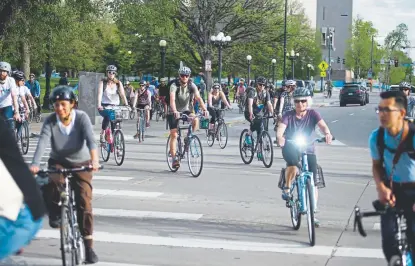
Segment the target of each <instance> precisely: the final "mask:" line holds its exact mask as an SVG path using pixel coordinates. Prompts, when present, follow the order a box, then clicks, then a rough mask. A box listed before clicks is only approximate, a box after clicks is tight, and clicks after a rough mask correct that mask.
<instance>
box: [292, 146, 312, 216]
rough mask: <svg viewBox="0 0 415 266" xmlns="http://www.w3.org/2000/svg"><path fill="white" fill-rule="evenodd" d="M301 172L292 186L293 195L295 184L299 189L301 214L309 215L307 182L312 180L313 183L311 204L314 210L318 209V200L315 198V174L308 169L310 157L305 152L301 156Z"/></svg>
mask: <svg viewBox="0 0 415 266" xmlns="http://www.w3.org/2000/svg"><path fill="white" fill-rule="evenodd" d="M299 170H300V174H299V175H297V176H296V178H295V181H294V183H293V185H292V186H291V189H290V191H291V193H292V192H293V191H294V188H295V184H296V185H297V186H298V187H299V192H300V193H299V195H298V198H299V200H300V203H301V205H300V212H301V213H302V214H305V213H307V210H308V209H307V208H308V206H307V203H306V194H305V191H306V185H307V180H308V179H310V181H311V182H310V183H311V196H312V202H311V204H312V205H313V207H314V208H313V209H314V210H315V209H316V207H317V206H316V198H315V186H314V179H313V173H312V172H310V171H309V169H308V157H307V153H306V152H303V153H302V154H301V169H299Z"/></svg>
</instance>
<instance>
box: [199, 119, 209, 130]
mask: <svg viewBox="0 0 415 266" xmlns="http://www.w3.org/2000/svg"><path fill="white" fill-rule="evenodd" d="M208 128H209V118H202V119H201V120H200V129H208Z"/></svg>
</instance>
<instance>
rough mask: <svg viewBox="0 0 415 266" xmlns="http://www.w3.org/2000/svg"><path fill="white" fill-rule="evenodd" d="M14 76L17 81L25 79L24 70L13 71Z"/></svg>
mask: <svg viewBox="0 0 415 266" xmlns="http://www.w3.org/2000/svg"><path fill="white" fill-rule="evenodd" d="M13 78H14V79H15V80H16V81H20V80H25V78H24V73H23V71H19V70H17V71H15V72H13Z"/></svg>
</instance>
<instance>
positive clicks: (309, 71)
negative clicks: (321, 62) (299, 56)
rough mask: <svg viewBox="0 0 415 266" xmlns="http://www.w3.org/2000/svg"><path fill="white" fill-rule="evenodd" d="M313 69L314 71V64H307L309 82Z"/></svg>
mask: <svg viewBox="0 0 415 266" xmlns="http://www.w3.org/2000/svg"><path fill="white" fill-rule="evenodd" d="M311 69H312V70H314V67H313V65H312V64H307V78H308V80H311Z"/></svg>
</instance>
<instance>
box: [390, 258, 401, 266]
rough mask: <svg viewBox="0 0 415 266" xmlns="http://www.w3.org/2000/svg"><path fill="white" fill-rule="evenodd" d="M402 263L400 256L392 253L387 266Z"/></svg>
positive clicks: (395, 265) (397, 265) (396, 265)
mask: <svg viewBox="0 0 415 266" xmlns="http://www.w3.org/2000/svg"><path fill="white" fill-rule="evenodd" d="M400 265H402V258H401V257H400V256H398V255H393V256H392V258H391V259H390V260H389V263H388V266H400Z"/></svg>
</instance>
